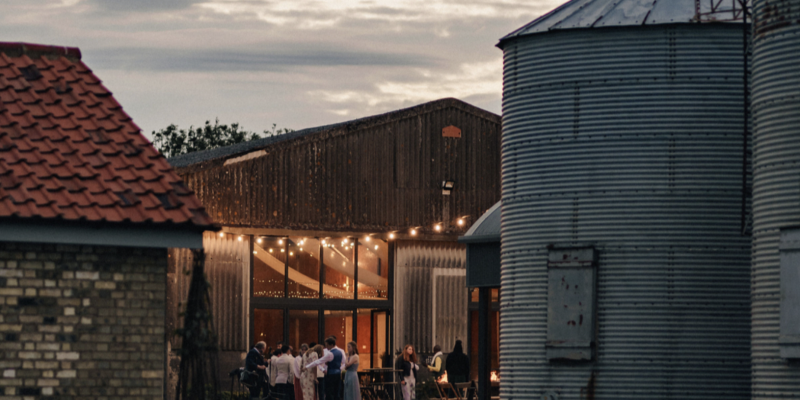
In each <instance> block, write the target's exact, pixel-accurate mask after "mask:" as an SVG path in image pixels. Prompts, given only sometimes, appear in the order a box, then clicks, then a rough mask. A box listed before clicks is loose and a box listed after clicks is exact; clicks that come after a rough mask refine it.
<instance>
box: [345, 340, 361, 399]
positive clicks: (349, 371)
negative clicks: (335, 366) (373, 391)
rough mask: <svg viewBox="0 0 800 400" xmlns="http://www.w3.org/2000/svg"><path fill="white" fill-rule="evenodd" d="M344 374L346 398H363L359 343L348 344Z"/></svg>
mask: <svg viewBox="0 0 800 400" xmlns="http://www.w3.org/2000/svg"><path fill="white" fill-rule="evenodd" d="M345 367H346V369H345V371H346V372H345V375H344V400H361V385H359V384H358V345H356V342H350V343H348V344H347V364H345Z"/></svg>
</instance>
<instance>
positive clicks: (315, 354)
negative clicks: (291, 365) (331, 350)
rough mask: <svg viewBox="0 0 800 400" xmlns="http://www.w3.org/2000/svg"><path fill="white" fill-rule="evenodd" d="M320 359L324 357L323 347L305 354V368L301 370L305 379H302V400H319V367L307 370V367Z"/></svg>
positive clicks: (315, 347)
mask: <svg viewBox="0 0 800 400" xmlns="http://www.w3.org/2000/svg"><path fill="white" fill-rule="evenodd" d="M320 357H322V345H319V344H318V345H316V346H314V348H312V349H311V350H309V351H307V352H306V353H305V354H303V367H302V368H301V372H302V375H303V377H302V378H301V379H300V386H302V387H303V399H302V400H317V367H311V368H306V367H305V366H306V365H308V364H311V363H312V362H314V361H316V360H317V359H318V358H320Z"/></svg>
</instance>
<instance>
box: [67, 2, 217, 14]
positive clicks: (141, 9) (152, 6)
mask: <svg viewBox="0 0 800 400" xmlns="http://www.w3.org/2000/svg"><path fill="white" fill-rule="evenodd" d="M62 1H63V2H64V4H65V5H75V4H77V3H79V2H82V3H84V4H86V5H90V6H92V7H94V8H95V9H97V10H100V11H108V12H138V13H148V12H160V11H176V10H182V9H185V8H189V7H191V6H193V5H194V4H198V3H202V2H203V1H204V0H83V1H81V0H62Z"/></svg>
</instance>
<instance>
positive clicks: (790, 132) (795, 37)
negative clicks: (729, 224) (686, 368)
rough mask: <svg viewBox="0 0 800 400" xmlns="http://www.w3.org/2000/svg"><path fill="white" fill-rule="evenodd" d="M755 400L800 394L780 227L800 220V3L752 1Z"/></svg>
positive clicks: (799, 370) (793, 1)
mask: <svg viewBox="0 0 800 400" xmlns="http://www.w3.org/2000/svg"><path fill="white" fill-rule="evenodd" d="M753 12H754V30H755V31H754V33H753V64H752V65H753V79H752V88H753V92H752V112H753V120H754V136H753V169H754V171H755V173H754V175H753V277H752V299H753V300H752V351H753V399H778V398H797V397H800V368H798V366H797V365H796V364H793V363H787V362H786V360H784V359H781V357H780V352H779V344H778V337H779V333H780V298H781V297H780V296H781V292H780V249H779V241H780V229H781V228H786V227H790V226H797V225H798V224H800V213H798V204H800V163H798V162H800V128H798V127H800V113H798V111H799V110H800V98H798V93H800V74H798V72H797V65H798V64H800V25H798V22H797V21H798V19H800V1H798V0H787V1H781V2H776V1H764V0H760V1H759V0H756V1H753Z"/></svg>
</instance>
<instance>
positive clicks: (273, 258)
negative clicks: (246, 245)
mask: <svg viewBox="0 0 800 400" xmlns="http://www.w3.org/2000/svg"><path fill="white" fill-rule="evenodd" d="M285 273H286V243H285V241H284V240H283V239H280V238H268V237H263V238H256V242H255V243H254V244H253V297H284V290H285V286H284V285H285V282H284V275H285Z"/></svg>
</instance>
